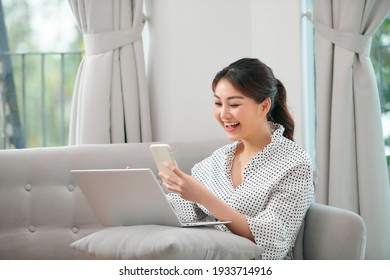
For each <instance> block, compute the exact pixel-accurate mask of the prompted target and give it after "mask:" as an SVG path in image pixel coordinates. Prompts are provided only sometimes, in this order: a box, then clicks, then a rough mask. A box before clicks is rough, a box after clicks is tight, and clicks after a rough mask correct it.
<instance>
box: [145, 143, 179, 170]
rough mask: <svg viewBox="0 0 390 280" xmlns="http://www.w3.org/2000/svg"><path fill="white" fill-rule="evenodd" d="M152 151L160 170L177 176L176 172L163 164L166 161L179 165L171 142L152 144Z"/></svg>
mask: <svg viewBox="0 0 390 280" xmlns="http://www.w3.org/2000/svg"><path fill="white" fill-rule="evenodd" d="M150 151H151V153H152V156H153V159H154V162H155V163H156V166H157V169H158V171H160V172H163V173H165V174H168V175H170V176H174V177H175V176H176V175H175V173H173V172H172V171H171V170H170V169H168V168H167V167H166V166H165V165H164V164H163V163H164V162H169V163H171V164H174V165H176V166H178V165H177V162H176V160H175V157H174V156H173V152H172V149H171V147H170V146H169V144H151V145H150Z"/></svg>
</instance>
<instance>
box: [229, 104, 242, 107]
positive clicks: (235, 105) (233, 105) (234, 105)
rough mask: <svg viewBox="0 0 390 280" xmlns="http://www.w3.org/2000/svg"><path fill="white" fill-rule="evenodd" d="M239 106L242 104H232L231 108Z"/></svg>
mask: <svg viewBox="0 0 390 280" xmlns="http://www.w3.org/2000/svg"><path fill="white" fill-rule="evenodd" d="M238 106H240V104H230V107H233V108H236V107H238Z"/></svg>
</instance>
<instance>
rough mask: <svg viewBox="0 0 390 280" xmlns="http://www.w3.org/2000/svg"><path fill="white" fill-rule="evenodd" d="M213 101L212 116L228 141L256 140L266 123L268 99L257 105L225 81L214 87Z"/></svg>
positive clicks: (222, 80)
mask: <svg viewBox="0 0 390 280" xmlns="http://www.w3.org/2000/svg"><path fill="white" fill-rule="evenodd" d="M214 99H215V100H214V116H215V118H216V119H217V121H218V122H219V123H220V124H221V126H222V127H223V129H224V130H225V132H226V134H227V137H228V138H229V139H230V140H232V141H237V140H250V139H252V137H254V139H256V138H257V139H258V137H259V135H261V134H262V131H261V130H262V129H263V127H264V126H263V125H261V124H262V122H267V112H268V110H269V104H268V103H269V102H268V99H266V101H264V102H262V103H260V104H257V103H256V102H255V101H254V100H253V99H252V98H250V97H247V96H245V95H244V94H242V93H241V92H240V91H238V90H237V89H236V88H235V87H233V85H232V84H231V83H230V82H229V81H227V80H225V79H221V80H220V81H219V82H218V84H217V86H216V87H215V93H214Z"/></svg>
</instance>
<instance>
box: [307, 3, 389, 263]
mask: <svg viewBox="0 0 390 280" xmlns="http://www.w3.org/2000/svg"><path fill="white" fill-rule="evenodd" d="M313 4H314V5H313V7H314V11H313V12H314V26H315V30H316V34H315V56H316V88H317V89H316V91H317V168H318V186H317V195H316V200H317V201H318V202H320V203H324V204H329V205H332V206H337V207H341V208H345V209H349V210H352V211H354V212H356V213H358V214H360V215H361V216H362V217H363V219H364V221H365V223H366V227H367V247H366V258H367V259H390V189H389V180H388V174H387V166H386V160H385V150H384V140H383V133H382V126H381V114H380V103H379V95H378V89H377V84H376V79H375V74H374V70H373V67H372V63H371V60H370V57H369V55H370V48H371V35H372V34H373V33H374V32H375V30H376V29H377V28H378V27H379V26H380V24H381V23H382V22H383V20H384V18H385V17H386V15H387V13H388V12H389V9H390V1H389V0H314V2H313Z"/></svg>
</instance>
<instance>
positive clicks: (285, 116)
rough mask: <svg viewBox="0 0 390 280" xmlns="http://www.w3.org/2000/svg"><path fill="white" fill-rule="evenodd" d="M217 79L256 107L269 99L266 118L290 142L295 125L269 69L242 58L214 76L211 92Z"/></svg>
mask: <svg viewBox="0 0 390 280" xmlns="http://www.w3.org/2000/svg"><path fill="white" fill-rule="evenodd" d="M221 79H226V80H227V81H229V82H230V83H231V84H232V85H233V86H234V87H235V88H236V89H237V90H239V91H240V92H241V93H242V94H244V95H245V96H247V97H250V98H252V99H253V100H255V102H256V103H258V104H260V103H262V102H263V101H264V100H265V99H266V98H268V97H269V98H270V99H271V108H270V111H269V112H268V115H267V119H268V120H269V121H272V122H275V123H279V124H281V125H283V126H284V128H285V130H284V134H283V135H284V136H285V137H286V138H288V139H290V140H293V141H294V126H295V125H294V120H293V118H292V116H291V114H290V112H289V110H288V108H287V103H286V99H287V97H286V89H285V87H284V86H283V84H282V83H281V82H280V81H279V80H278V79H276V78H275V76H274V74H273V72H272V70H271V68H269V67H268V66H267V65H266V64H264V63H263V62H261V61H260V60H258V59H256V58H242V59H240V60H237V61H236V62H233V63H232V64H230V65H229V66H227V67H225V68H224V69H222V70H221V71H220V72H218V73H217V75H216V76H215V78H214V80H213V83H212V89H213V91H215V88H216V86H217V84H218V82H219V81H220V80H221Z"/></svg>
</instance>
